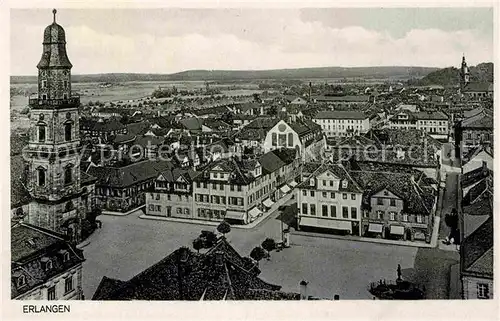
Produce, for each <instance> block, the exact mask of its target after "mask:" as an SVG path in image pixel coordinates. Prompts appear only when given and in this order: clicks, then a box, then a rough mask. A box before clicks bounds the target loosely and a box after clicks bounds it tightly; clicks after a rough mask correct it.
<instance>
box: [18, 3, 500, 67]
mask: <svg viewBox="0 0 500 321" xmlns="http://www.w3.org/2000/svg"><path fill="white" fill-rule="evenodd" d="M10 19H11V22H10V29H11V30H10V33H11V36H10V41H11V50H10V53H11V66H10V67H11V75H35V74H36V72H37V70H36V64H37V63H38V61H39V60H40V57H41V53H42V37H43V30H44V29H45V27H46V26H47V25H49V24H50V23H52V20H53V17H52V10H51V9H12V10H11V12H10ZM56 20H57V23H59V24H60V25H61V26H63V27H64V29H65V31H66V41H67V45H66V47H67V52H68V56H69V59H70V61H71V62H72V64H73V70H72V72H73V73H74V74H94V73H108V72H134V73H174V72H179V71H184V70H193V69H224V70H247V69H253V70H264V69H280V68H305V67H328V66H341V67H354V66H359V67H366V66H425V67H449V66H455V67H459V65H460V62H461V57H462V54H465V56H466V59H467V62H468V64H469V65H476V64H478V63H481V62H488V61H493V10H492V9H490V8H385V9H383V8H307V9H270V8H265V9H264V8H263V9H257V8H245V9H175V8H164V9H161V8H159V9H147V8H145V9H65V8H62V9H59V10H58V12H57V17H56Z"/></svg>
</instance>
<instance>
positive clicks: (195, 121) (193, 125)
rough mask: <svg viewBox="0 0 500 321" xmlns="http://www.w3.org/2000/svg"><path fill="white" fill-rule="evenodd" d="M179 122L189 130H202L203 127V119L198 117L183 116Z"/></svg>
mask: <svg viewBox="0 0 500 321" xmlns="http://www.w3.org/2000/svg"><path fill="white" fill-rule="evenodd" d="M179 123H180V124H181V125H182V126H184V128H185V129H187V130H201V127H202V126H203V119H199V118H196V117H190V118H183V119H181V120H179Z"/></svg>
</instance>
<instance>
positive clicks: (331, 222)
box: [300, 216, 352, 231]
mask: <svg viewBox="0 0 500 321" xmlns="http://www.w3.org/2000/svg"><path fill="white" fill-rule="evenodd" d="M300 225H301V226H311V227H322V228H329V229H333V230H342V231H352V224H351V222H350V221H341V220H335V219H328V218H316V217H308V216H301V217H300Z"/></svg>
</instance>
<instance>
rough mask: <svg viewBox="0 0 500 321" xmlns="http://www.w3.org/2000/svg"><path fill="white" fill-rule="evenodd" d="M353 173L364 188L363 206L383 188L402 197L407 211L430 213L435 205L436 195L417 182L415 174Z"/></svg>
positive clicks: (368, 203)
mask: <svg viewBox="0 0 500 321" xmlns="http://www.w3.org/2000/svg"><path fill="white" fill-rule="evenodd" d="M351 175H352V177H353V178H354V179H355V180H356V181H357V182H358V183H359V184H360V185H361V186H362V188H363V189H364V193H363V206H365V207H367V208H369V206H370V199H371V197H372V196H373V195H375V194H377V193H378V192H380V191H382V190H388V191H390V192H391V193H393V194H394V195H396V196H397V197H399V198H400V199H402V200H403V204H404V211H405V212H406V213H411V214H422V215H429V214H430V212H431V209H432V207H433V206H434V201H435V196H434V195H433V194H431V193H430V189H423V188H422V185H420V184H417V183H416V180H415V176H414V175H411V174H406V173H385V172H369V171H351ZM424 183H425V182H422V184H424Z"/></svg>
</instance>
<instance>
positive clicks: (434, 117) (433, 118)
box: [388, 110, 450, 141]
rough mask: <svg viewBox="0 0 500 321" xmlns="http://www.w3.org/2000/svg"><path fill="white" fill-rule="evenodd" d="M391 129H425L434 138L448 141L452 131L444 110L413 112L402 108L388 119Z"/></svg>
mask: <svg viewBox="0 0 500 321" xmlns="http://www.w3.org/2000/svg"><path fill="white" fill-rule="evenodd" d="M388 127H389V128H390V129H419V130H424V131H425V132H426V133H428V134H429V135H430V136H431V137H432V138H434V139H438V140H443V141H446V140H448V136H449V132H450V123H449V120H448V116H447V115H446V114H444V113H443V112H440V111H436V112H411V111H408V110H402V111H400V112H398V113H396V114H394V115H390V116H389V119H388Z"/></svg>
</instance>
